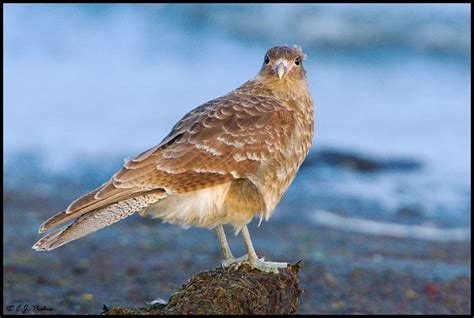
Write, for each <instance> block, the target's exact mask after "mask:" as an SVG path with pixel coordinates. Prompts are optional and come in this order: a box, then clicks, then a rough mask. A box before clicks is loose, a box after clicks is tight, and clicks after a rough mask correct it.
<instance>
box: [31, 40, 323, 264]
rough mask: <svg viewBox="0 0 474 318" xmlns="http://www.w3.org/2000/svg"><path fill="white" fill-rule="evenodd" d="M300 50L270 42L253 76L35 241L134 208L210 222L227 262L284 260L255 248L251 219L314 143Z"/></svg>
mask: <svg viewBox="0 0 474 318" xmlns="http://www.w3.org/2000/svg"><path fill="white" fill-rule="evenodd" d="M305 59H306V54H303V51H302V48H301V47H299V46H296V45H294V46H287V45H280V46H275V47H272V48H270V49H268V50H267V51H266V54H265V55H264V59H263V63H262V66H261V68H260V70H259V71H258V73H257V74H256V75H255V76H254V77H253V78H251V79H250V80H248V81H246V82H245V83H243V84H242V85H241V86H239V87H238V88H236V89H234V90H232V91H231V92H229V93H227V94H225V95H223V96H221V97H218V98H215V99H213V100H211V101H208V102H206V103H204V104H202V105H200V106H198V107H196V108H194V109H193V110H191V111H190V112H188V113H187V114H186V115H184V116H183V117H182V118H181V120H179V121H178V122H177V123H176V124H175V125H174V126H173V127H172V129H171V131H170V132H169V134H168V135H167V136H166V137H164V139H163V140H162V141H161V142H160V143H159V144H158V145H156V146H154V147H152V148H150V149H148V150H146V151H144V152H142V153H141V154H139V155H138V156H136V157H134V158H133V159H131V160H128V161H126V162H125V163H124V165H123V167H122V168H121V169H120V170H118V171H117V172H116V173H115V174H114V175H113V176H112V177H111V178H110V179H109V180H108V181H107V182H105V183H104V184H102V185H101V186H99V187H98V188H96V189H94V190H92V191H91V192H89V193H86V194H84V195H83V196H81V197H79V198H77V199H76V200H74V201H72V202H71V203H70V204H69V206H68V207H67V208H66V209H65V210H63V211H60V212H58V213H57V214H55V215H53V216H52V217H51V218H49V219H48V220H46V221H45V222H43V223H42V224H41V225H40V227H39V233H43V232H45V231H49V230H51V229H54V230H53V231H51V232H50V233H48V234H46V235H45V236H43V237H42V238H41V239H39V240H38V241H37V242H36V243H35V244H34V245H33V249H35V250H36V251H50V250H53V249H55V248H57V247H60V246H62V245H64V244H66V243H69V242H71V241H73V240H76V239H78V238H81V237H83V236H86V235H88V234H90V233H93V232H95V231H97V230H99V229H102V228H105V227H107V226H109V225H111V224H114V223H116V222H118V221H120V220H122V219H124V218H127V217H129V216H131V215H133V214H137V213H138V214H139V215H141V216H148V217H152V218H160V219H161V220H162V221H163V222H166V223H172V224H177V225H180V226H182V227H184V228H188V227H191V226H195V227H200V228H207V229H215V231H216V233H217V237H218V240H219V243H220V245H221V248H222V254H223V260H222V262H221V265H222V266H223V267H224V268H227V267H230V266H231V265H232V264H241V263H243V262H246V263H248V264H249V265H250V266H251V267H252V268H256V269H258V270H261V271H266V272H278V269H280V268H286V267H287V265H288V264H287V263H285V262H270V261H265V258H264V257H262V258H259V257H258V255H257V254H256V252H255V249H254V247H253V243H252V240H251V238H250V233H249V230H248V227H247V224H249V223H250V222H251V221H252V220H253V218H259V219H260V221H259V223H258V225H259V226H260V223H261V222H262V220H263V219H265V221H268V220H269V218H270V217H271V216H272V214H273V211H274V210H275V207H276V205H277V204H278V202H279V201H280V199H281V198H282V196H283V194H284V193H285V192H286V190H287V189H288V187H289V185H290V184H291V183H292V181H293V180H294V178H295V176H296V174H297V172H298V170H299V168H300V166H301V164H302V163H303V161H304V159H305V158H306V156H307V155H308V152H309V150H310V147H311V145H312V140H313V130H314V105H313V99H312V97H311V94H310V91H309V85H308V80H307V75H306V70H305V68H304V66H303V61H304V60H305ZM224 225H227V226H229V225H230V226H232V227H233V229H234V234H235V235H238V234H239V233H242V237H243V239H244V242H245V246H246V249H247V254H245V255H244V256H242V257H239V258H236V257H234V256H233V254H232V252H231V249H230V246H229V244H228V242H227V238H226V235H225V232H224ZM59 226H61V227H59Z"/></svg>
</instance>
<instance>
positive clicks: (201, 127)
mask: <svg viewBox="0 0 474 318" xmlns="http://www.w3.org/2000/svg"><path fill="white" fill-rule="evenodd" d="M293 125H294V122H293V114H292V112H291V111H290V110H289V109H287V108H286V107H284V105H282V104H280V103H279V102H278V101H277V100H276V99H274V98H272V97H265V96H253V95H243V94H237V93H230V94H228V95H226V96H223V97H221V98H217V99H215V100H212V101H210V102H208V103H206V104H203V105H201V106H200V107H197V108H196V109H194V110H193V111H191V112H189V113H188V114H187V115H185V116H184V117H183V118H182V119H181V120H180V121H179V122H178V123H177V124H176V125H175V126H174V127H173V129H172V131H171V132H170V133H169V135H168V136H166V137H165V138H164V139H163V141H162V142H161V143H160V144H159V145H157V146H156V147H153V148H151V149H149V150H147V151H145V152H143V153H142V154H140V155H138V156H137V157H135V158H134V159H132V160H130V161H128V162H127V163H126V164H125V165H124V167H123V168H122V169H121V170H119V171H118V172H117V173H115V174H114V176H113V177H112V178H111V179H110V180H109V181H108V182H107V183H105V184H103V185H102V186H101V187H99V188H97V189H95V190H94V191H92V192H90V193H88V194H86V195H84V196H82V197H80V198H79V199H77V200H76V201H74V202H72V203H71V204H70V206H69V207H68V208H67V210H66V211H65V214H71V213H76V212H79V211H80V212H81V214H83V213H85V212H88V211H91V210H95V209H97V208H101V207H103V206H106V205H109V204H112V203H114V202H118V201H120V200H124V199H126V198H129V197H133V196H136V195H138V194H140V193H144V192H148V191H153V190H157V189H161V191H163V190H164V191H166V192H167V193H181V192H188V191H193V190H198V189H202V188H206V187H209V186H212V185H217V184H222V183H225V182H228V181H231V180H234V179H238V178H244V177H246V176H249V175H251V174H253V173H255V172H256V171H257V170H258V168H259V167H260V165H261V164H262V163H263V162H264V161H265V160H266V159H268V158H271V157H272V154H273V153H274V152H276V151H282V149H283V148H284V147H286V144H287V142H288V140H289V137H290V134H291V132H292V131H293V128H294V127H293Z"/></svg>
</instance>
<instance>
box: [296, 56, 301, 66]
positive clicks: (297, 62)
mask: <svg viewBox="0 0 474 318" xmlns="http://www.w3.org/2000/svg"><path fill="white" fill-rule="evenodd" d="M300 63H301V62H300V58H299V57H297V58H296V59H295V64H296V65H300Z"/></svg>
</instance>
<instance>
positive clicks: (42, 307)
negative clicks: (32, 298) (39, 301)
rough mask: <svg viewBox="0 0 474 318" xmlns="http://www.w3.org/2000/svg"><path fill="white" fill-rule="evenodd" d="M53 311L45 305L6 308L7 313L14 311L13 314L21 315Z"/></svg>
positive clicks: (22, 305)
mask: <svg viewBox="0 0 474 318" xmlns="http://www.w3.org/2000/svg"><path fill="white" fill-rule="evenodd" d="M53 310H54V309H53V308H52V307H48V306H46V305H30V304H20V305H8V306H7V311H10V312H11V311H15V312H21V313H23V314H26V313H28V312H30V311H35V312H37V311H53Z"/></svg>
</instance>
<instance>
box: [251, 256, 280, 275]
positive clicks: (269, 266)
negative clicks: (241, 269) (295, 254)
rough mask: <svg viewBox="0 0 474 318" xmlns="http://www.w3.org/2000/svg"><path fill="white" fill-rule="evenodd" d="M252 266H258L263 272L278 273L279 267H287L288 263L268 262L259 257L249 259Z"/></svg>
mask: <svg viewBox="0 0 474 318" xmlns="http://www.w3.org/2000/svg"><path fill="white" fill-rule="evenodd" d="M248 262H249V264H250V266H252V267H253V268H256V269H258V270H260V271H262V272H267V273H276V274H278V269H279V268H287V267H288V264H287V263H280V262H267V261H264V260H263V258H261V259H257V260H253V261H252V260H249V261H248Z"/></svg>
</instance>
